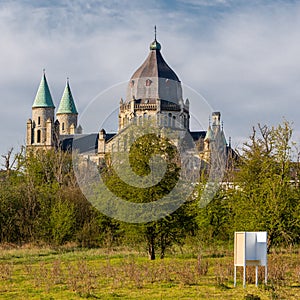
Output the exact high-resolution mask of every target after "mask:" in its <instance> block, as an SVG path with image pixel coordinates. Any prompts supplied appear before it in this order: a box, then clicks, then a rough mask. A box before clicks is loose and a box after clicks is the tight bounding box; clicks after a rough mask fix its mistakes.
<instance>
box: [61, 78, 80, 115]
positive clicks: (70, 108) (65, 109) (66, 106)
mask: <svg viewBox="0 0 300 300" xmlns="http://www.w3.org/2000/svg"><path fill="white" fill-rule="evenodd" d="M56 114H76V115H77V114H78V112H77V109H76V106H75V102H74V99H73V96H72V92H71V88H70V85H69V80H67V83H66V87H65V90H64V93H63V95H62V97H61V100H60V103H59V107H58V110H57V112H56Z"/></svg>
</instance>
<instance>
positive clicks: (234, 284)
mask: <svg viewBox="0 0 300 300" xmlns="http://www.w3.org/2000/svg"><path fill="white" fill-rule="evenodd" d="M233 282H234V283H233V286H234V287H236V266H234V281H233Z"/></svg>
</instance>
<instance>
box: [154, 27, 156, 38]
mask: <svg viewBox="0 0 300 300" xmlns="http://www.w3.org/2000/svg"><path fill="white" fill-rule="evenodd" d="M154 40H155V41H156V25H154Z"/></svg>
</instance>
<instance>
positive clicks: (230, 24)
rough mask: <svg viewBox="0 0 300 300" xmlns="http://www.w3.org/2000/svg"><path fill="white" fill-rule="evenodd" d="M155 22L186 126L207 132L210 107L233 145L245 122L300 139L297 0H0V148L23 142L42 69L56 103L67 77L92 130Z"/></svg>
mask: <svg viewBox="0 0 300 300" xmlns="http://www.w3.org/2000/svg"><path fill="white" fill-rule="evenodd" d="M154 25H156V26H157V39H158V41H159V42H160V43H161V45H162V50H161V52H162V55H163V57H164V58H165V60H166V61H167V63H168V64H169V65H170V66H171V67H172V69H173V70H174V71H175V72H176V74H177V75H178V77H179V78H180V80H181V81H182V83H183V86H184V94H185V90H186V94H188V97H189V100H190V110H191V113H192V115H193V118H194V119H195V120H196V121H197V122H194V125H193V126H194V127H197V126H198V125H199V128H193V129H197V130H206V128H207V126H208V118H209V116H208V115H207V114H209V113H206V112H207V110H206V108H207V106H209V107H210V108H211V109H212V110H214V111H220V112H221V114H222V120H223V122H224V130H225V134H226V137H227V139H228V138H229V137H231V139H232V146H233V147H238V148H240V147H241V146H242V144H243V142H244V141H245V140H246V139H247V137H249V136H250V135H251V132H252V126H254V125H257V124H258V123H260V124H267V125H269V126H276V125H278V124H279V123H282V122H283V120H284V119H286V120H288V121H290V122H291V123H292V127H293V128H294V140H295V141H296V142H298V143H299V142H300V118H299V112H300V31H299V28H300V1H292V0H290V1H288V0H285V1H280V0H272V1H271V0H270V1H268V0H264V1H259V0H252V1H248V0H177V1H171V0H167V1H151V0H149V1H139V0H131V1H117V0H111V1H109V0H103V1H101V0H92V1H89V0H78V1H67V0H60V1H57V0H54V1H24V0H23V1H21V0H15V1H12V0H10V1H3V0H2V1H1V0H0V40H1V44H0V99H1V112H0V125H1V126H0V136H1V144H0V154H5V153H7V151H8V150H9V149H10V148H11V147H14V149H15V150H16V151H18V149H20V147H21V146H22V145H24V144H25V129H26V121H27V120H28V119H29V118H30V117H31V106H32V103H33V101H34V97H35V94H36V91H37V88H38V85H39V82H40V80H41V76H42V72H43V69H44V68H45V70H46V76H47V80H48V83H49V86H50V90H51V94H52V98H53V101H54V103H55V105H56V107H58V104H59V101H60V98H61V96H62V93H63V90H64V87H65V82H66V78H67V77H69V78H70V85H71V90H72V93H73V97H74V99H75V102H76V105H77V109H78V111H79V117H80V118H81V119H79V122H81V123H82V126H83V129H84V131H85V132H86V133H87V132H90V131H93V132H97V131H98V130H99V128H100V127H101V124H102V123H103V122H104V120H106V119H107V117H108V116H110V115H111V114H112V113H113V112H116V109H117V108H118V103H119V100H120V98H121V97H125V96H126V81H128V80H129V78H130V77H131V75H132V74H133V73H134V71H135V70H136V69H137V68H138V67H139V66H140V65H141V64H142V62H143V61H144V59H145V58H146V56H147V55H148V53H149V44H150V43H151V42H152V40H153V38H154V30H153V28H154ZM190 91H193V93H190ZM204 99H205V101H204ZM93 101H94V102H93ZM95 101H97V109H92V111H93V113H94V115H93V118H89V117H88V115H87V113H86V112H87V111H88V109H87V108H91V107H93V106H91V103H95ZM205 105H206V108H205V107H204V106H205ZM202 106H203V108H202ZM95 107H96V106H95ZM95 107H94V108H95ZM115 115H116V114H113V116H115ZM82 116H84V117H82ZM95 117H96V119H97V120H95ZM111 119H113V118H111ZM88 120H89V121H90V123H89V124H88V122H87V121H88ZM91 121H93V122H94V123H93V122H91ZM115 121H116V123H117V119H116V120H115ZM85 123H86V124H85ZM93 126H94V128H93Z"/></svg>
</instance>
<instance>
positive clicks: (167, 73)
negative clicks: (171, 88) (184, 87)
mask: <svg viewBox="0 0 300 300" xmlns="http://www.w3.org/2000/svg"><path fill="white" fill-rule="evenodd" d="M160 49H161V45H160V43H158V42H157V41H156V39H155V40H154V41H153V42H152V43H151V44H150V53H149V55H148V57H147V58H146V60H145V61H144V63H143V64H142V65H141V66H140V67H139V68H138V69H137V70H136V71H135V72H134V74H133V75H132V76H131V79H135V78H141V77H159V78H165V79H171V80H175V81H178V82H180V80H179V78H178V77H177V75H176V74H175V72H174V71H173V70H172V69H171V68H170V67H169V66H168V64H167V63H166V62H165V60H164V59H163V57H162V55H161V53H160Z"/></svg>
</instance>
